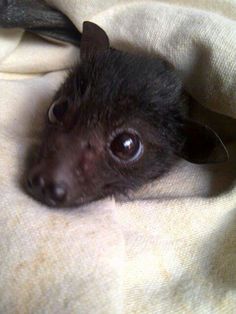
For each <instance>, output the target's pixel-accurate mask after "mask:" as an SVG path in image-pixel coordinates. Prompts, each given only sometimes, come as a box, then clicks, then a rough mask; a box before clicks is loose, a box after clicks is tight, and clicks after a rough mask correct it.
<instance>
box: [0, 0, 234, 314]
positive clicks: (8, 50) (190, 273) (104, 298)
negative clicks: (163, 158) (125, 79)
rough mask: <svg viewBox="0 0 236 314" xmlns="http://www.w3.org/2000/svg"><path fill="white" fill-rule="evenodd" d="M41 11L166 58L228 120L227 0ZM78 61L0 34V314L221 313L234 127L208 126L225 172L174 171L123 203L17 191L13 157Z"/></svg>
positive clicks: (36, 133)
mask: <svg viewBox="0 0 236 314" xmlns="http://www.w3.org/2000/svg"><path fill="white" fill-rule="evenodd" d="M48 2H49V3H50V4H52V5H55V6H57V7H58V8H60V9H61V10H62V11H63V12H65V13H66V14H67V15H68V16H69V17H70V18H71V20H72V21H73V22H74V23H75V25H76V26H77V27H78V28H79V29H80V30H81V25H82V22H83V21H84V20H92V21H94V22H96V23H98V24H99V25H100V26H102V27H103V28H104V29H105V30H106V32H107V33H108V35H109V37H110V39H111V43H112V46H114V47H117V48H120V49H125V50H128V51H140V50H141V51H145V52H148V53H152V54H161V55H164V56H166V58H168V59H169V60H170V61H171V62H172V63H173V64H174V65H175V66H176V68H177V69H178V70H179V71H180V72H181V74H182V75H183V77H184V79H185V82H186V88H187V90H188V91H189V92H190V93H191V94H192V96H193V97H194V98H195V99H196V100H197V101H199V102H200V103H201V104H203V105H204V106H206V107H207V108H210V109H212V110H214V111H216V112H218V113H224V114H226V115H227V116H229V117H234V118H235V117H236V102H235V101H236V92H235V90H236V89H235V83H236V63H235V60H236V58H235V57H236V21H235V20H236V3H235V1H233V0H231V1H230V0H225V1H223V0H205V1H204V0H199V1H192V0H189V1H187V0H176V1H174V0H173V1H171V0H169V1H118V0H109V1H108V0H106V1H99V0H93V1H92V0H91V1H79V0H77V1H76V0H67V1H62V0H54V1H53V0H48ZM78 56H79V52H78V50H77V49H76V48H74V47H71V46H67V45H58V44H55V43H50V42H48V41H46V40H44V39H41V38H38V37H36V36H32V35H29V34H25V33H24V32H23V31H22V30H2V29H1V30H0V108H1V110H0V313H1V314H18V313H19V314H28V313H30V314H31V313H33V314H45V313H49V314H53V313H57V314H58V313H60V314H74V313H76V314H77V313H79V314H90V313H91V314H98V313H101V314H110V313H112V314H116V313H122V314H123V313H128V314H130V313H140V314H146V313H147V314H149V313H151V314H153V313H155V314H156V313H163V314H166V313H181V314H182V313H184V314H185V313H201V314H202V313H235V311H236V309H235V308H236V306H235V304H236V292H235V291H236V184H235V183H236V181H235V177H236V163H235V160H236V156H235V155H236V150H235V148H236V146H235V143H236V141H233V139H234V138H235V134H236V133H235V131H233V129H232V130H231V126H232V125H234V124H235V123H234V120H229V118H228V119H226V118H224V117H223V116H219V115H217V116H216V115H213V114H212V117H211V120H212V121H213V123H215V124H216V127H217V128H219V130H220V132H221V133H222V134H223V135H224V136H228V138H230V140H231V141H230V142H229V144H228V147H229V150H230V152H231V160H230V161H229V162H228V163H226V164H223V165H217V166H197V165H192V164H190V163H188V162H185V161H180V162H179V163H178V164H177V165H176V166H175V167H174V168H173V169H172V171H171V172H170V173H169V174H167V175H166V176H164V177H163V178H161V179H159V180H157V181H156V182H154V183H153V184H150V185H148V186H146V187H144V188H143V189H142V190H141V191H139V193H136V194H134V195H133V197H134V198H135V200H133V201H129V202H118V201H115V200H111V199H106V200H102V201H99V202H96V203H92V204H90V205H89V206H84V207H83V208H79V209H74V210H72V211H62V210H56V209H55V210H52V209H49V208H47V207H45V206H42V205H40V204H38V203H37V202H35V201H34V200H32V199H31V198H29V197H28V196H27V195H25V194H24V192H23V191H22V189H21V186H20V180H21V176H22V174H23V173H24V167H25V160H26V156H27V152H28V150H29V149H30V148H31V147H32V145H34V144H35V143H37V142H38V139H39V138H40V132H41V129H42V121H43V119H44V115H45V112H46V110H47V107H48V105H49V103H50V100H51V98H52V96H53V94H54V92H55V90H56V89H57V88H58V86H59V85H60V82H62V81H63V71H62V70H63V69H66V68H67V67H68V66H69V65H70V64H72V63H73V62H74V60H76V59H77V58H78ZM203 113H204V112H203ZM204 119H206V114H205V113H204ZM229 123H230V127H229ZM230 130H231V134H229V131H230ZM227 132H228V134H226V133H227Z"/></svg>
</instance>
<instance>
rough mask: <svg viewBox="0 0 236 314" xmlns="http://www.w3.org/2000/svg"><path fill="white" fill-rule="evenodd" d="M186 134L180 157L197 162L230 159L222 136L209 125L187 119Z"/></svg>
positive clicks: (214, 161) (216, 161)
mask: <svg viewBox="0 0 236 314" xmlns="http://www.w3.org/2000/svg"><path fill="white" fill-rule="evenodd" d="M184 135H185V138H186V140H185V143H184V146H183V148H182V150H181V152H180V154H179V155H180V157H182V158H184V159H186V160H188V161H190V162H192V163H196V164H207V163H220V162H225V161H227V160H228V159H229V154H228V151H227V149H226V147H225V145H224V144H223V142H222V141H221V139H220V137H219V136H218V135H217V134H216V133H215V132H214V131H213V130H212V129H210V128H209V127H208V126H206V125H202V124H200V123H198V122H195V121H191V120H186V121H185V124H184Z"/></svg>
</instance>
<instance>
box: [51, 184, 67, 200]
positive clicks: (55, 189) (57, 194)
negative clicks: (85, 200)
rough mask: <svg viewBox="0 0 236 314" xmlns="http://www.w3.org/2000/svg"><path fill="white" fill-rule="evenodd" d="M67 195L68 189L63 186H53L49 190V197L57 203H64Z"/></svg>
mask: <svg viewBox="0 0 236 314" xmlns="http://www.w3.org/2000/svg"><path fill="white" fill-rule="evenodd" d="M66 193H67V192H66V188H65V186H63V185H59V184H53V185H51V186H50V188H49V197H50V198H51V199H52V200H53V201H55V202H62V201H64V200H65V198H66Z"/></svg>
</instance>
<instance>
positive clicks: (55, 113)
mask: <svg viewBox="0 0 236 314" xmlns="http://www.w3.org/2000/svg"><path fill="white" fill-rule="evenodd" d="M67 107H68V105H67V103H59V102H56V101H55V102H54V103H53V104H52V105H51V107H50V108H49V110H48V119H49V121H50V122H51V123H60V122H61V121H62V119H63V117H64V115H65V113H66V110H67Z"/></svg>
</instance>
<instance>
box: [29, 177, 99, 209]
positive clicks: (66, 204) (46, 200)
mask: <svg viewBox="0 0 236 314" xmlns="http://www.w3.org/2000/svg"><path fill="white" fill-rule="evenodd" d="M24 189H25V191H26V192H27V194H28V195H29V196H30V197H31V198H33V199H34V200H36V201H37V202H38V203H40V204H41V205H46V206H47V207H50V208H54V209H70V208H74V207H81V206H83V205H87V204H89V203H91V202H93V201H97V200H99V199H101V198H102V197H103V196H102V195H100V196H88V195H86V196H85V195H84V196H79V197H77V198H75V199H73V200H72V199H69V198H68V197H67V198H66V199H65V200H63V201H61V202H56V201H55V200H53V199H52V198H50V197H48V196H47V195H43V194H42V193H39V192H38V193H37V192H35V191H33V190H32V189H30V188H29V183H28V182H27V180H26V181H25V184H24Z"/></svg>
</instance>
